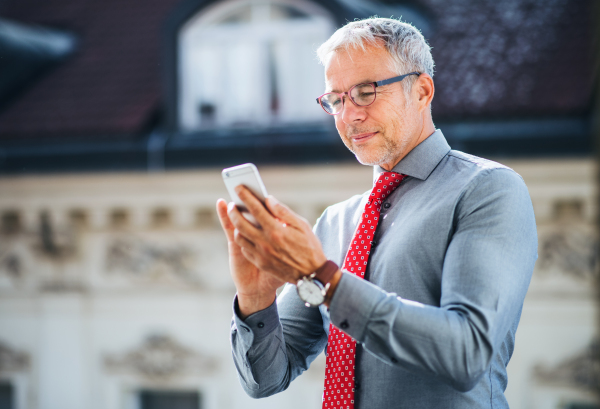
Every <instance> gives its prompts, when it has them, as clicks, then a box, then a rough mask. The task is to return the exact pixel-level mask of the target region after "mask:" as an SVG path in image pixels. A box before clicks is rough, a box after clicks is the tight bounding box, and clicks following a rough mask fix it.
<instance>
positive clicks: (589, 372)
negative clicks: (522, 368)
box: [534, 339, 600, 393]
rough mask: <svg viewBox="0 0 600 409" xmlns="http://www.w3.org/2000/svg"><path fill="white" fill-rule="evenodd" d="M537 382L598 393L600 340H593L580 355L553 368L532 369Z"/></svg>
mask: <svg viewBox="0 0 600 409" xmlns="http://www.w3.org/2000/svg"><path fill="white" fill-rule="evenodd" d="M534 376H535V377H536V379H537V380H538V381H542V382H544V383H550V384H554V385H556V384H558V385H564V386H573V387H576V388H578V389H584V390H588V391H591V392H594V393H600V339H595V340H593V341H592V343H591V344H590V345H589V346H588V347H587V348H586V349H585V350H584V351H582V352H581V353H579V354H578V355H576V356H574V357H573V358H570V359H568V360H566V361H563V362H561V363H560V364H558V365H557V366H555V367H551V368H548V367H545V366H541V365H538V366H536V367H535V368H534Z"/></svg>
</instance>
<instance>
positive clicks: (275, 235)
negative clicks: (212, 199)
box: [227, 186, 327, 284]
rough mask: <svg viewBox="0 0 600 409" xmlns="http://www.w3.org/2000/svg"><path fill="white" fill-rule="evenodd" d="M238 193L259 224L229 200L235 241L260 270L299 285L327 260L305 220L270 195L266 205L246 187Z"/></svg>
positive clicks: (237, 191)
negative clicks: (247, 217)
mask: <svg viewBox="0 0 600 409" xmlns="http://www.w3.org/2000/svg"><path fill="white" fill-rule="evenodd" d="M236 193H237V194H238V196H239V198H240V199H241V200H242V201H243V202H244V204H245V205H246V207H247V208H248V211H249V212H250V213H251V214H252V215H253V216H254V217H255V218H256V220H257V221H258V223H259V224H260V226H261V227H260V228H257V227H256V226H254V225H253V224H252V223H250V222H249V221H248V220H246V219H245V218H244V216H242V214H241V213H240V212H239V210H238V209H237V208H236V207H235V205H233V203H230V205H229V206H228V209H227V215H228V216H229V220H231V222H232V223H233V226H234V227H235V231H234V241H235V244H236V245H237V246H238V247H239V248H241V252H242V254H243V255H244V256H245V257H246V259H248V260H249V261H250V262H251V263H252V264H253V265H254V266H256V267H257V268H258V269H259V270H260V271H261V272H263V271H264V272H266V273H269V274H270V275H271V276H273V277H277V279H279V280H281V281H287V282H289V283H293V284H296V282H297V281H298V280H299V279H300V278H301V277H303V276H306V275H309V274H311V273H312V272H313V271H315V270H317V269H318V268H319V267H321V266H322V265H323V264H325V262H326V261H327V257H325V254H324V253H323V249H322V248H321V243H320V242H319V239H318V238H317V236H315V234H314V233H313V232H312V229H311V226H310V225H309V224H308V222H307V221H306V220H304V219H303V218H301V217H300V216H298V215H296V214H295V213H294V212H292V211H291V210H290V209H289V208H288V207H286V206H284V205H283V204H281V203H279V202H278V201H277V200H276V199H275V198H274V197H273V196H269V197H267V200H266V205H267V208H265V207H264V206H263V204H262V203H261V202H260V201H259V200H258V199H257V198H256V197H255V196H254V195H253V194H252V193H251V192H250V191H249V190H248V189H247V188H246V187H244V186H238V187H237V188H236Z"/></svg>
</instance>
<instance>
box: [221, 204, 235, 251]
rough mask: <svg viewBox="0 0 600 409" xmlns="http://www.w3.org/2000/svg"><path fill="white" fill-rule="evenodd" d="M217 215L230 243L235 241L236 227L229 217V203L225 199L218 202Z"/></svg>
mask: <svg viewBox="0 0 600 409" xmlns="http://www.w3.org/2000/svg"><path fill="white" fill-rule="evenodd" d="M217 215H218V216H219V221H220V222H221V227H222V228H223V231H224V232H225V235H226V236H227V240H228V241H233V231H234V230H235V226H234V225H233V223H231V220H230V219H229V216H228V215H227V202H225V200H224V199H219V200H217Z"/></svg>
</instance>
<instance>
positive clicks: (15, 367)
mask: <svg viewBox="0 0 600 409" xmlns="http://www.w3.org/2000/svg"><path fill="white" fill-rule="evenodd" d="M30 362H31V360H30V358H29V354H27V353H25V352H20V351H17V350H15V349H12V348H11V347H9V346H8V345H7V344H5V343H3V342H2V341H0V372H23V371H27V370H28V369H29V367H30Z"/></svg>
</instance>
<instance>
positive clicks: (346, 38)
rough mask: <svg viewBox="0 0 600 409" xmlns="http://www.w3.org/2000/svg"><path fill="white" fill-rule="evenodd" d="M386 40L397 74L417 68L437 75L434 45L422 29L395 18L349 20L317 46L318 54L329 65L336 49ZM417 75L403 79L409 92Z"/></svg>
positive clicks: (379, 42) (392, 66)
mask: <svg viewBox="0 0 600 409" xmlns="http://www.w3.org/2000/svg"><path fill="white" fill-rule="evenodd" d="M382 41H383V44H384V45H385V48H386V49H387V51H388V52H389V54H390V57H391V60H390V63H391V66H390V69H391V70H393V71H394V72H395V73H396V74H397V75H403V74H407V73H409V72H413V71H417V72H420V73H427V74H429V75H430V76H431V77H433V67H434V64H433V57H432V56H431V47H430V46H429V44H427V41H426V40H425V38H424V37H423V35H422V34H421V32H420V31H419V30H418V29H417V28H415V27H414V26H413V25H411V24H409V23H404V22H402V21H400V20H395V19H391V18H381V17H372V18H367V19H364V20H357V21H352V22H350V23H348V24H346V25H345V26H343V27H342V28H340V29H338V30H337V31H336V32H335V33H333V35H332V36H331V37H330V38H329V39H328V40H327V41H326V42H324V43H323V44H322V45H321V46H320V47H319V48H318V49H317V56H318V57H319V61H320V62H321V64H323V65H325V64H326V63H327V60H328V59H329V56H330V55H331V54H332V53H333V52H335V51H338V50H340V49H344V50H348V49H349V48H361V49H362V50H365V45H377V44H381V42H382ZM416 78H417V77H416V76H414V75H411V76H409V77H407V78H406V79H405V80H404V81H402V86H403V87H404V92H405V93H406V94H408V93H409V92H410V90H411V88H412V85H413V84H414V82H415V80H416ZM381 79H385V78H381Z"/></svg>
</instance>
